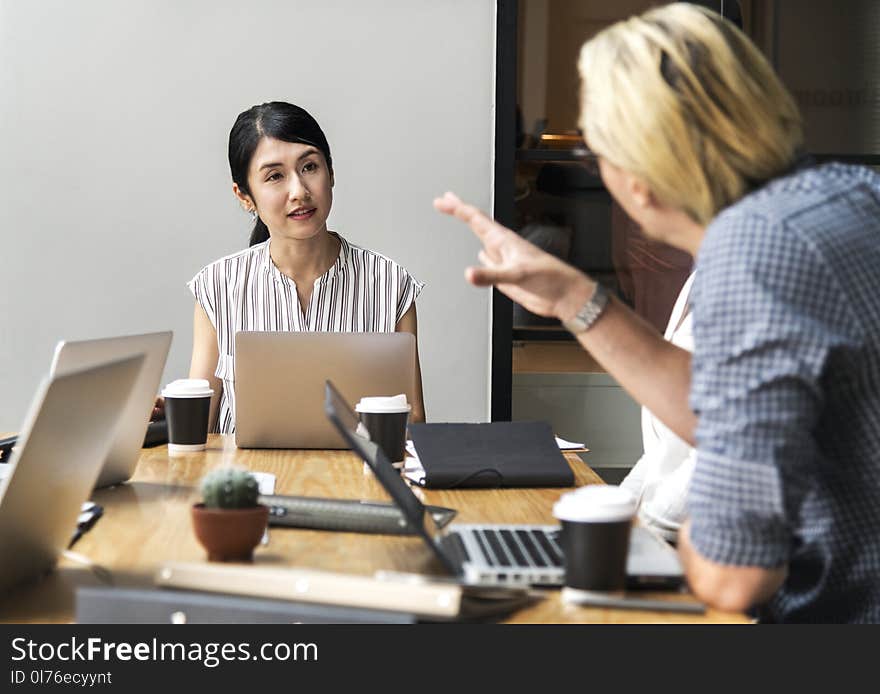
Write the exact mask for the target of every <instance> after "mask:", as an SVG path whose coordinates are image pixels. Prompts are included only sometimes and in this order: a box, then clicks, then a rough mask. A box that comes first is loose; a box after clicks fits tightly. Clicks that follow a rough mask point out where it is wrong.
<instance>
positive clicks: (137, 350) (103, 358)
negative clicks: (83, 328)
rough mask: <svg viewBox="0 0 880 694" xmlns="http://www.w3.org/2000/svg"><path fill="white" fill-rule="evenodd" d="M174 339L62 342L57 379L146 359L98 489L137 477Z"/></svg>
mask: <svg viewBox="0 0 880 694" xmlns="http://www.w3.org/2000/svg"><path fill="white" fill-rule="evenodd" d="M171 337H172V333H171V332H170V331H165V332H159V333H147V334H145V335H126V336H123V337H108V338H104V339H99V340H80V341H76V342H59V343H58V346H57V347H55V356H54V358H53V359H52V367H51V370H50V372H51V373H52V374H57V375H61V374H65V373H70V372H72V371H79V370H81V369H85V368H88V367H90V366H95V365H97V364H102V363H106V362H108V361H117V360H119V359H123V358H125V357H130V356H132V355H135V354H143V355H144V368H143V369H142V370H141V374H140V376H139V377H138V380H137V383H135V386H134V388H133V389H132V392H131V397H130V398H129V399H128V402H127V403H126V404H125V406H124V408H123V412H122V417H121V418H120V420H119V428H118V429H117V431H116V435H115V436H114V439H113V445H112V446H111V447H110V451H109V453H107V459H106V460H105V461H104V466H103V467H102V468H101V474H100V475H98V481H97V482H96V483H95V486H96V487H106V486H108V485H111V484H119V483H120V482H125V480H127V479H128V478H129V477H131V476H132V474H133V473H134V469H135V467H137V462H138V458H139V456H140V450H141V447H142V446H143V443H144V434H145V433H146V431H147V426H148V425H149V423H150V415H151V414H152V411H153V404H154V403H155V401H156V394H157V393H158V392H159V382H160V381H161V379H162V372H163V371H164V370H165V361H166V359H168V350H169V348H170V347H171Z"/></svg>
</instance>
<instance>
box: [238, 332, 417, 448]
mask: <svg viewBox="0 0 880 694" xmlns="http://www.w3.org/2000/svg"><path fill="white" fill-rule="evenodd" d="M415 369H416V339H415V337H414V336H413V335H412V334H410V333H298V332H239V333H236V335H235V410H236V411H235V444H236V445H237V446H239V447H240V448H348V446H347V444H345V443H344V442H343V440H342V437H341V436H340V435H339V434H338V433H337V432H336V430H335V429H334V428H333V425H332V424H331V423H330V422H329V421H327V417H326V416H325V415H324V407H323V402H324V382H325V381H326V380H328V379H331V380H332V381H333V382H334V383H337V384H338V385H339V387H340V388H343V389H345V392H346V393H348V394H349V395H350V396H352V397H354V398H356V399H357V400H360V399H361V398H362V397H364V396H372V395H397V394H398V393H406V396H407V399H408V400H409V402H413V399H414V397H415Z"/></svg>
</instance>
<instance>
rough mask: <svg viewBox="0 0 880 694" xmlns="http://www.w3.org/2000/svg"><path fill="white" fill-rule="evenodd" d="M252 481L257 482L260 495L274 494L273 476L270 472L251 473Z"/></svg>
mask: <svg viewBox="0 0 880 694" xmlns="http://www.w3.org/2000/svg"><path fill="white" fill-rule="evenodd" d="M251 474H252V475H253V476H254V479H256V480H257V485H258V486H259V488H260V494H263V495H267V494H274V493H275V475H273V474H272V473H271V472H252V473H251Z"/></svg>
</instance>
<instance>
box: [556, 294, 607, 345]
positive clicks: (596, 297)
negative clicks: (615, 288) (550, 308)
mask: <svg viewBox="0 0 880 694" xmlns="http://www.w3.org/2000/svg"><path fill="white" fill-rule="evenodd" d="M607 304H608V295H607V294H606V293H605V290H604V289H603V288H602V285H601V284H597V285H596V291H595V292H594V293H593V296H591V297H590V298H589V299H588V300H587V303H585V304H584V306H583V308H582V309H581V310H580V311H578V312H577V315H576V316H574V318H572V319H571V320H567V321H564V322H563V323H562V324H563V325H564V326H565V328H566V329H567V330H568V331H569V332H571V333H574V334H575V335H577V334H578V333H582V332H584V331H585V330H587V329H588V328H589V327H590V326H591V325H592V324H593V323H594V322H595V320H596V319H597V318H598V317H599V316H600V315H601V314H602V311H604V310H605V306H606V305H607Z"/></svg>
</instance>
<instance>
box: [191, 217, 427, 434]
mask: <svg viewBox="0 0 880 694" xmlns="http://www.w3.org/2000/svg"><path fill="white" fill-rule="evenodd" d="M334 236H336V237H337V238H338V239H339V241H340V246H341V247H340V249H339V257H338V258H337V259H336V263H335V264H334V265H333V266H332V267H331V268H330V269H329V270H328V271H327V272H326V273H324V274H323V275H322V276H321V277H319V278H318V279H317V280H315V284H314V288H313V289H312V296H311V299H310V300H309V305H308V308H307V309H306V311H305V313H303V311H302V308H301V306H300V303H299V299H298V298H297V294H296V283H295V282H294V281H293V280H292V279H291V278H289V277H287V276H286V275H284V274H282V273H281V271H280V270H278V268H277V267H275V263H273V262H272V258H271V257H270V255H269V244H270V243H271V240H269V241H266V242H264V243H261V244H257V245H256V246H251V247H250V248H248V249H246V250H243V251H240V252H238V253H233V254H232V255H228V256H226V257H225V258H220V260H217V261H215V262H213V263H211V264H210V265H207V266H205V267H204V268H202V269H201V270H200V271H199V272H198V274H196V276H195V277H193V278H192V279H191V280H190V281H189V282H188V283H187V286H188V287H189V289H190V291H191V292H192V293H193V296H195V298H196V301H197V302H198V303H199V305H200V306H201V307H202V308H203V309H204V310H205V313H206V314H207V315H208V318H209V319H210V321H211V324H212V325H213V326H214V329H215V331H216V332H217V346H218V349H219V352H220V357H219V359H218V362H217V369H216V371H215V372H214V373H215V375H216V376H217V377H218V378H220V379H221V380H222V381H223V393H222V395H221V398H220V413H219V417H218V420H217V429H216V431H217V432H219V433H221V434H228V433H232V432H234V431H235V389H234V387H233V386H234V383H235V374H234V364H235V333H236V332H238V331H242V330H276V331H310V332H394V330H395V328H396V326H397V323H398V321H399V320H400V319H401V318H402V317H403V315H404V314H405V313H406V312H407V311H408V310H409V308H410V306H412V304H413V302H414V301H415V300H416V297H417V296H418V295H419V293H420V292H421V290H422V287H423V286H424V284H423V283H422V282H419V281H418V280H416V279H415V278H413V277H412V276H411V275H410V274H409V273H408V272H407V271H406V270H405V269H404V268H402V267H401V266H400V265H398V264H397V263H395V262H394V261H393V260H390V259H389V258H386V257H385V256H383V255H380V254H378V253H374V252H372V251H368V250H366V249H364V248H359V247H358V246H355V245H354V244H350V243H349V242H348V241H346V240H345V239H344V238H342V236H340V235H339V234H334Z"/></svg>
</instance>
